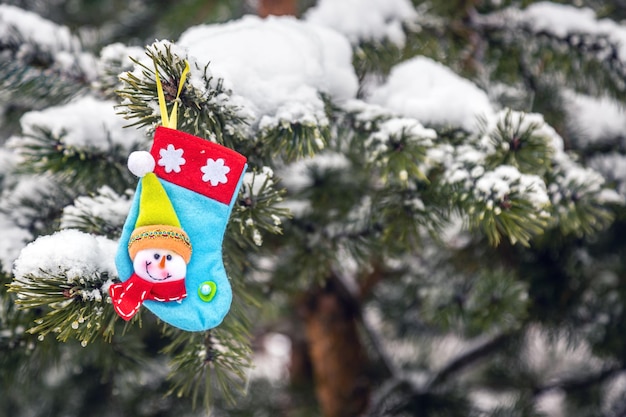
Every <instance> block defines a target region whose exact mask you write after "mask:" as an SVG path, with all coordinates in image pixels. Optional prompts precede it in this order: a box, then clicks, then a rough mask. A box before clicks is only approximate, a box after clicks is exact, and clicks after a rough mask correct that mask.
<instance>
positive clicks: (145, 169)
mask: <svg viewBox="0 0 626 417" xmlns="http://www.w3.org/2000/svg"><path fill="white" fill-rule="evenodd" d="M154 167H155V162H154V158H153V157H152V155H150V152H146V151H135V152H133V153H131V154H130V155H129V156H128V169H129V170H130V172H132V173H133V174H135V175H136V176H138V177H143V176H144V175H146V174H147V173H149V172H152V171H154Z"/></svg>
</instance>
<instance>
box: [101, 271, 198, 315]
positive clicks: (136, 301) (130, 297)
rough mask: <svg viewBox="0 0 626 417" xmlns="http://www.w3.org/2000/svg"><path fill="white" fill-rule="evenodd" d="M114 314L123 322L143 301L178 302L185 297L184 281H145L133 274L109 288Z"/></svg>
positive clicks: (133, 313) (137, 309) (135, 312)
mask: <svg viewBox="0 0 626 417" xmlns="http://www.w3.org/2000/svg"><path fill="white" fill-rule="evenodd" d="M109 295H110V296H111V300H112V301H113V308H114V309H115V312H116V313H117V314H118V315H119V316H120V317H121V318H123V319H124V320H130V319H131V318H132V317H133V316H134V315H135V314H137V311H139V307H141V304H143V302H144V301H145V300H154V301H178V300H182V299H183V298H185V297H186V296H187V290H186V289H185V280H184V279H178V280H176V281H169V282H151V281H146V280H145V279H143V278H141V277H140V276H139V275H137V274H135V273H134V272H133V274H132V275H131V276H130V278H128V279H127V280H126V281H124V282H122V283H119V284H113V285H111V286H110V287H109Z"/></svg>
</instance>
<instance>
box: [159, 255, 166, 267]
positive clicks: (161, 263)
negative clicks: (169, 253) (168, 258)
mask: <svg viewBox="0 0 626 417" xmlns="http://www.w3.org/2000/svg"><path fill="white" fill-rule="evenodd" d="M159 268H161V269H163V268H165V256H161V260H160V261H159Z"/></svg>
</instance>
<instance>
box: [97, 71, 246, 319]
mask: <svg viewBox="0 0 626 417" xmlns="http://www.w3.org/2000/svg"><path fill="white" fill-rule="evenodd" d="M184 75H185V73H183V77H182V81H181V86H182V84H183V83H184ZM157 87H159V90H161V89H160V81H159V80H158V74H157ZM180 90H181V87H179V94H180ZM159 96H160V97H159V98H160V100H159V101H160V104H161V114H162V117H163V124H164V126H159V127H157V129H156V132H155V135H154V142H153V145H152V148H151V150H150V152H142V151H140V152H133V153H132V154H131V155H130V157H129V159H128V167H129V169H130V170H131V172H133V173H134V174H135V175H137V176H139V177H140V181H139V184H138V186H137V191H136V193H135V197H134V200H133V203H132V205H131V208H130V212H129V214H128V217H127V219H126V222H125V224H124V228H123V230H122V235H121V238H120V244H119V248H118V252H117V255H116V258H115V262H116V266H117V270H118V274H119V277H120V280H121V281H122V282H121V283H118V284H113V285H111V287H110V289H109V294H110V296H111V300H112V303H113V308H114V309H115V311H116V312H117V313H118V315H119V316H120V317H122V318H123V319H125V320H130V319H131V318H132V317H133V316H134V315H135V314H136V313H137V311H138V310H139V309H140V308H141V306H142V305H143V306H145V307H146V308H147V309H149V310H150V311H152V312H153V313H154V314H155V315H156V316H158V317H159V318H160V319H161V320H163V321H165V322H167V323H169V324H171V325H173V326H176V327H179V328H181V329H183V330H188V331H203V330H207V329H211V328H213V327H215V326H217V325H219V324H220V323H221V322H222V320H223V318H224V316H225V315H226V313H228V310H229V309H230V304H231V300H232V291H231V287H230V283H229V281H228V277H227V276H226V271H225V269H224V264H223V261H222V240H223V237H224V232H225V230H226V225H227V223H228V219H229V217H230V213H231V210H232V207H233V204H234V202H235V200H236V198H237V194H238V192H239V188H240V187H241V182H242V179H243V174H244V172H245V170H246V166H247V165H246V158H245V157H244V156H242V155H240V154H239V153H237V152H235V151H233V150H232V149H229V148H226V147H224V146H221V145H218V144H216V143H213V142H210V141H207V140H205V139H201V138H199V137H196V136H193V135H190V134H188V133H184V132H181V131H178V130H176V129H175V128H171V127H172V126H174V127H175V123H176V107H175V108H174V110H173V111H172V114H173V116H170V118H169V119H168V117H166V116H167V113H166V112H165V111H164V110H165V106H164V104H163V103H164V102H163V100H162V92H161V91H159ZM164 115H165V116H164ZM172 120H173V123H172ZM166 125H169V126H170V127H165V126H166Z"/></svg>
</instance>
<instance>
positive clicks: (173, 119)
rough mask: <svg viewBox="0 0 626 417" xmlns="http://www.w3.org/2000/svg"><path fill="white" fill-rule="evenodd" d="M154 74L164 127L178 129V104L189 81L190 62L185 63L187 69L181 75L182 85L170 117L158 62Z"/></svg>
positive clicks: (155, 64)
mask: <svg viewBox="0 0 626 417" xmlns="http://www.w3.org/2000/svg"><path fill="white" fill-rule="evenodd" d="M154 73H155V75H156V85H157V94H158V96H159V109H160V110H161V124H162V125H163V126H164V127H169V128H170V129H176V125H177V124H178V102H179V98H180V92H181V91H183V85H185V80H186V79H187V74H188V73H189V62H187V61H185V69H184V70H183V73H182V74H181V75H180V83H179V84H178V91H177V93H176V99H175V100H174V107H173V108H172V112H171V113H170V114H169V115H168V114H167V105H166V104H165V94H163V85H162V84H161V77H159V68H158V67H157V63H156V61H154Z"/></svg>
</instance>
